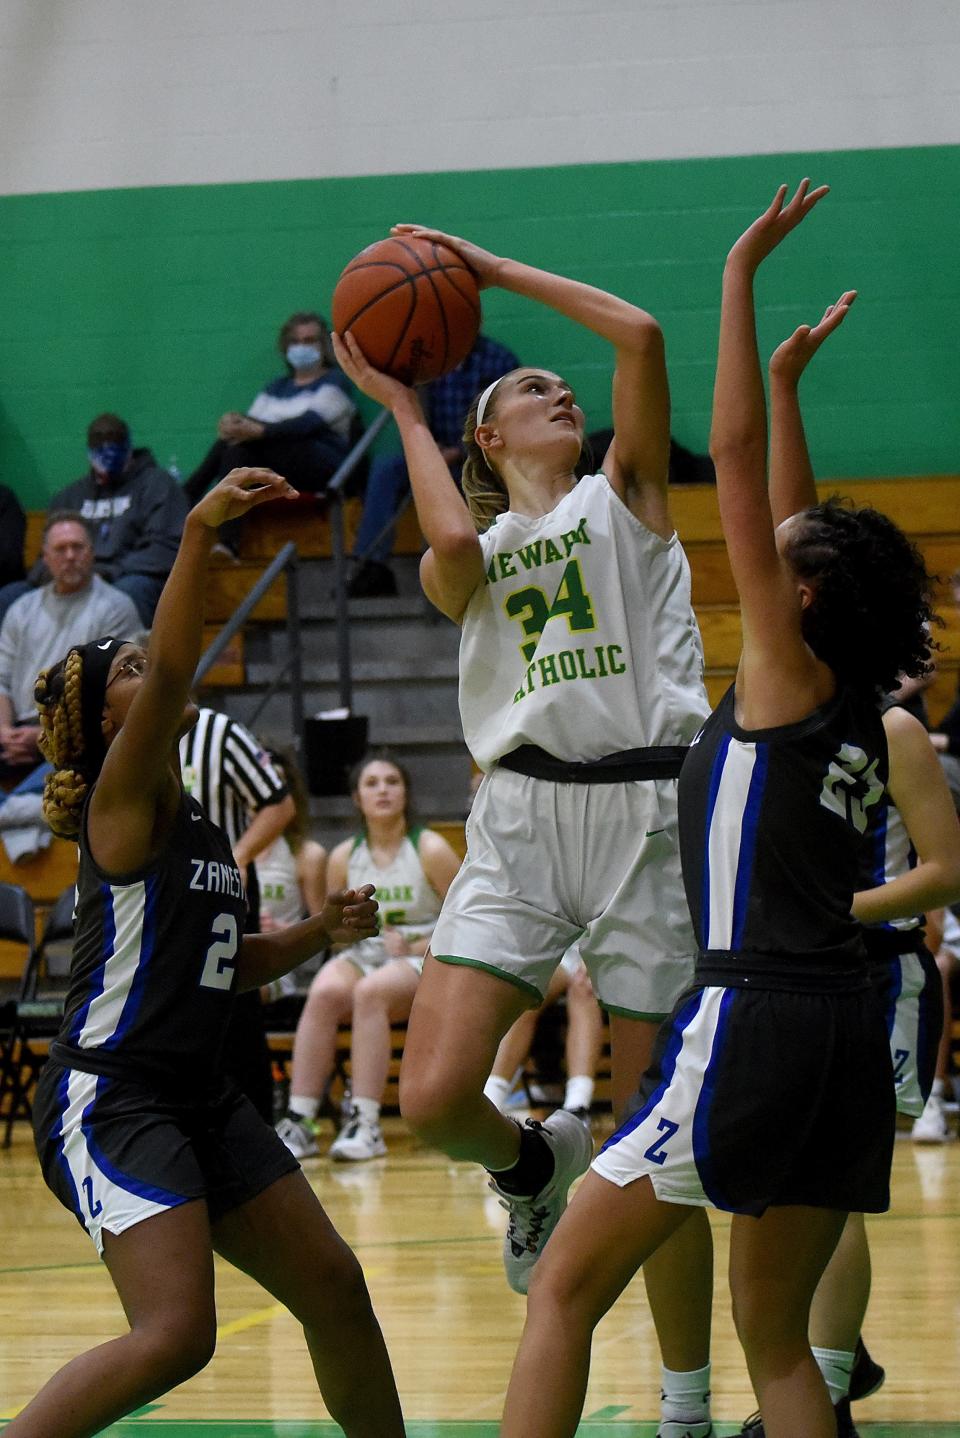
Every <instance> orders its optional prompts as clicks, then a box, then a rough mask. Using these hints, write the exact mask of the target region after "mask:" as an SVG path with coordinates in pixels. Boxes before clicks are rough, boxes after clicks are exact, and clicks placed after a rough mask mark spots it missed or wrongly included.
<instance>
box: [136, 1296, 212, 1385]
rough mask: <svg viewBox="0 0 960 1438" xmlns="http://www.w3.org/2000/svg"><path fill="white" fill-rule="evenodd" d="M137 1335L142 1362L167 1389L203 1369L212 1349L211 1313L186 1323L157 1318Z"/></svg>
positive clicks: (184, 1381)
mask: <svg viewBox="0 0 960 1438" xmlns="http://www.w3.org/2000/svg"><path fill="white" fill-rule="evenodd" d="M134 1331H135V1333H136V1332H137V1330H134ZM138 1336H139V1337H140V1339H141V1343H142V1346H143V1348H144V1350H145V1361H146V1363H147V1364H148V1366H149V1367H150V1370H151V1372H152V1373H154V1374H155V1375H156V1376H157V1378H158V1379H159V1380H160V1381H162V1384H163V1388H164V1389H167V1388H173V1387H176V1385H177V1384H180V1383H186V1381H187V1379H188V1378H193V1377H194V1376H195V1374H197V1373H199V1372H201V1370H202V1369H204V1368H206V1366H207V1364H208V1363H209V1362H210V1359H211V1358H212V1357H213V1353H214V1349H215V1348H216V1344H217V1324H216V1319H215V1317H214V1316H213V1315H212V1314H211V1315H210V1317H209V1318H205V1319H197V1320H196V1321H194V1322H187V1323H183V1322H174V1321H170V1322H169V1323H165V1322H162V1321H161V1322H157V1323H155V1324H152V1325H150V1326H149V1327H147V1328H145V1329H144V1330H142V1331H140V1332H139V1334H138Z"/></svg>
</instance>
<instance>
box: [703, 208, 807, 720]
mask: <svg viewBox="0 0 960 1438" xmlns="http://www.w3.org/2000/svg"><path fill="white" fill-rule="evenodd" d="M825 194H826V187H825V186H824V187H821V188H820V189H818V190H814V191H810V190H809V181H807V180H804V181H803V182H802V184H801V185H800V187H799V188H798V190H797V193H796V194H795V195H794V197H793V199H792V200H791V201H790V202H789V204H787V205H785V204H784V201H785V199H786V186H783V185H781V187H780V189H779V190H778V191H777V194H776V196H775V197H774V200H773V202H772V204H771V205H770V206H769V207H768V208H767V209H766V210H765V211H764V213H763V214H762V215H761V216H760V217H759V219H757V220H755V221H754V223H753V224H752V225H751V226H750V228H749V229H748V230H746V231H745V232H744V234H743V235H741V236H740V238H739V239H738V240H737V242H736V243H735V244H734V246H733V248H732V249H731V251H730V254H729V255H728V257H727V263H726V266H725V268H724V273H723V295H722V302H721V310H720V343H719V349H718V354H717V374H716V381H715V385H714V398H713V422H712V426H711V431H710V453H711V455H712V456H713V459H714V463H715V465H716V470H717V497H718V501H719V506H720V518H721V522H722V525H723V534H724V539H725V541H726V546H727V552H728V554H729V557H730V567H731V569H732V571H733V576H734V580H735V581H736V585H737V591H738V593H739V596H740V611H741V620H742V625H743V653H742V657H741V661H740V668H739V671H738V675H737V702H738V708H739V710H740V715H741V722H742V723H744V724H745V726H746V727H748V728H764V727H768V726H770V725H777V724H787V723H792V722H793V721H794V720H796V719H799V718H802V717H803V716H804V715H805V714H806V713H808V712H809V711H810V709H811V708H815V707H816V705H817V704H819V703H822V702H824V700H825V699H826V698H827V697H829V692H822V691H824V690H825V688H826V687H827V686H829V685H830V684H831V683H832V680H831V678H830V676H829V674H828V673H827V672H826V671H825V669H824V666H822V665H820V664H819V663H818V661H816V660H815V659H814V658H813V655H812V654H811V653H810V651H809V650H808V648H807V646H806V644H805V643H804V641H803V638H802V634H801V624H800V617H801V599H800V593H799V589H798V586H797V582H796V579H795V577H794V576H793V575H792V573H791V571H790V568H789V565H788V564H787V563H786V562H785V561H784V560H782V559H781V557H780V554H779V553H778V550H777V541H776V536H775V534H774V524H773V515H772V511H771V507H770V498H769V495H768V493H767V482H766V449H767V423H766V421H767V416H766V403H765V399H764V393H763V379H762V376H761V372H760V360H759V355H758V353H757V336H756V323H755V316H754V299H753V281H754V276H755V274H756V272H757V270H758V269H759V267H760V265H761V264H762V262H763V260H764V259H766V257H767V256H768V255H769V254H771V253H772V251H773V250H774V249H775V248H776V247H777V245H779V244H780V243H781V241H782V240H784V239H785V238H786V236H787V235H788V234H789V233H790V231H791V230H792V229H794V228H795V227H796V226H797V225H798V224H800V222H801V220H802V219H803V218H804V217H805V216H806V215H807V214H808V213H809V212H810V210H811V209H812V208H813V206H814V205H815V204H816V203H817V202H818V200H820V199H821V198H822V197H823V195H825Z"/></svg>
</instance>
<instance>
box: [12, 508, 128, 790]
mask: <svg viewBox="0 0 960 1438" xmlns="http://www.w3.org/2000/svg"><path fill="white" fill-rule="evenodd" d="M41 553H42V559H43V562H44V564H45V566H46V569H47V571H48V572H49V574H50V580H49V582H48V583H47V584H44V585H42V586H41V587H40V588H39V589H29V588H28V589H27V590H26V592H25V593H24V594H22V595H21V596H20V598H19V599H16V600H14V602H13V603H12V604H11V605H10V608H9V609H8V610H7V613H6V615H5V616H4V619H3V623H2V625H0V774H2V776H3V777H4V779H7V780H9V779H13V780H23V779H25V778H26V777H27V776H28V775H29V776H31V777H32V774H31V771H33V770H34V769H36V767H37V766H38V765H39V764H40V763H41V755H40V751H39V749H38V747H37V741H38V739H39V737H40V725H39V724H38V723H37V711H36V706H35V704H34V701H33V686H34V684H35V683H36V679H37V673H38V671H39V670H40V669H44V668H48V667H49V666H50V665H52V664H54V663H55V662H56V661H57V660H58V659H60V658H61V657H62V656H63V654H64V653H65V652H66V650H68V649H69V648H71V647H72V646H73V645H76V644H88V643H89V642H90V640H92V639H97V638H98V637H99V636H100V635H103V634H112V635H114V636H115V637H116V638H117V639H130V638H132V636H133V635H134V634H136V633H137V631H138V630H139V629H140V620H139V617H138V615H137V611H136V609H135V607H134V604H133V601H132V600H131V599H130V598H129V596H128V595H126V594H123V593H121V591H120V590H119V589H118V588H115V587H114V586H113V585H112V584H107V583H106V582H105V581H104V580H102V579H101V578H100V576H99V575H98V574H96V573H95V572H94V547H93V533H92V530H91V527H90V525H89V523H88V522H87V520H85V519H84V518H83V517H82V516H81V515H80V514H78V513H77V512H76V511H75V510H64V509H59V510H58V509H54V510H52V511H51V513H50V514H49V515H48V516H47V522H46V527H45V529H44V532H43V548H42V551H41ZM43 767H44V771H45V770H46V767H47V766H43Z"/></svg>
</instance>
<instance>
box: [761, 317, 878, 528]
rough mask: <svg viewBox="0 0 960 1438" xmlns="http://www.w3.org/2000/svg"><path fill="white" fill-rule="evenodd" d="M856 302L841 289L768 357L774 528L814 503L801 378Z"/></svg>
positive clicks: (815, 490)
mask: <svg viewBox="0 0 960 1438" xmlns="http://www.w3.org/2000/svg"><path fill="white" fill-rule="evenodd" d="M856 298H857V292H856V290H845V291H844V293H843V294H842V295H841V296H840V298H839V299H838V300H837V302H836V304H832V305H828V306H827V308H826V310H825V311H824V315H823V319H822V320H821V321H820V323H819V324H818V325H814V326H813V327H812V328H811V326H810V325H801V326H800V328H799V329H797V330H794V332H793V334H792V335H791V336H790V338H789V339H788V340H784V342H783V344H781V345H778V346H777V348H776V349H775V350H774V352H773V354H772V355H771V357H770V508H771V510H772V511H773V523H774V525H778V524H782V522H783V521H784V520H785V519H789V518H790V516H791V515H792V514H799V513H800V511H801V510H804V509H809V508H810V507H811V506H812V505H814V504H816V502H817V486H816V481H815V480H814V477H813V465H812V464H811V463H810V451H809V450H808V449H807V437H806V434H805V432H804V428H803V416H802V415H801V413H800V395H799V393H798V391H799V386H800V376H801V375H802V374H803V372H804V370H805V369H806V367H807V365H808V364H809V363H810V361H811V360H812V359H813V357H814V355H815V354H816V352H817V350H818V349H819V348H820V346H821V345H822V344H823V342H824V340H825V339H826V338H827V336H828V335H830V334H832V333H833V331H834V330H835V329H836V328H837V326H838V325H841V324H842V323H843V321H844V319H845V318H846V315H847V311H848V310H849V308H850V306H851V305H852V304H853V302H854V300H855V299H856Z"/></svg>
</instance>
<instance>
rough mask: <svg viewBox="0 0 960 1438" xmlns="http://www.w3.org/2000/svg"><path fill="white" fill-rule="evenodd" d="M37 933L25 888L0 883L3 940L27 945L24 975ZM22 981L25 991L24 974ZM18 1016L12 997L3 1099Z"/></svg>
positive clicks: (0, 1046)
mask: <svg viewBox="0 0 960 1438" xmlns="http://www.w3.org/2000/svg"><path fill="white" fill-rule="evenodd" d="M36 933H37V930H36V918H35V916H34V910H33V900H32V899H31V897H30V895H29V894H28V893H27V891H26V889H22V888H21V887H20V885H19V884H2V883H0V939H5V940H6V941H7V942H8V943H13V944H23V946H24V947H25V949H26V955H25V958H24V963H23V968H22V970H21V975H22V974H25V973H26V971H27V969H28V967H29V965H30V963H31V960H32V959H33V955H34V946H35V944H36ZM20 982H21V990H22V987H23V979H22V977H21V981H20ZM16 1016H17V1000H16V998H14V997H12V996H11V997H10V998H8V999H5V1000H4V1001H3V1002H2V1003H0V1101H2V1100H3V1099H4V1098H5V1097H6V1096H7V1095H8V1094H9V1093H10V1089H11V1084H12V1076H13V1035H14V1028H15V1025H16Z"/></svg>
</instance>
